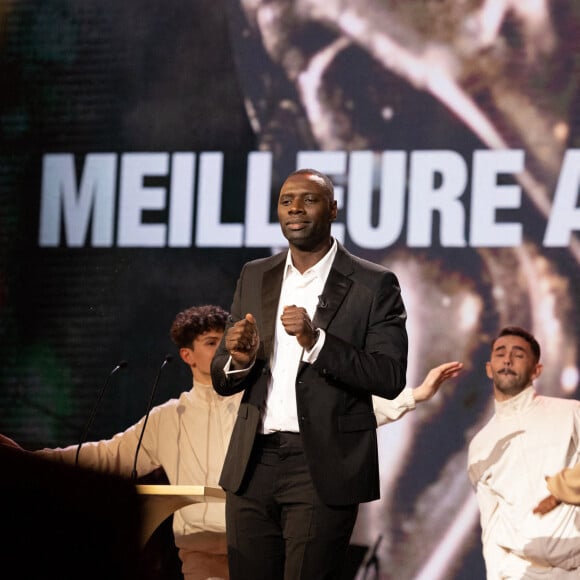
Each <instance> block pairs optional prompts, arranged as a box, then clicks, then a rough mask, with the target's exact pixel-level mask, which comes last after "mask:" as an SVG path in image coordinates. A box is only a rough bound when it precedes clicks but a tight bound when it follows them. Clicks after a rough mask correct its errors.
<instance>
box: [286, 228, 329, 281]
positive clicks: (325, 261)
mask: <svg viewBox="0 0 580 580" xmlns="http://www.w3.org/2000/svg"><path fill="white" fill-rule="evenodd" d="M337 251H338V244H337V243H336V239H334V238H333V239H332V246H330V250H328V252H326V254H325V255H324V256H323V257H322V258H321V259H320V260H318V262H316V264H314V266H312V267H311V268H308V270H306V272H304V274H303V275H304V276H305V275H306V274H313V275H315V276H318V277H319V278H321V279H322V280H326V279H327V278H328V274H329V272H330V269H331V268H332V263H333V262H334V258H335V256H336V252H337ZM292 272H294V273H298V270H296V268H295V267H294V264H292V254H291V253H290V249H288V253H287V254H286V266H285V268H284V279H286V278H288V276H289V275H290V273H292Z"/></svg>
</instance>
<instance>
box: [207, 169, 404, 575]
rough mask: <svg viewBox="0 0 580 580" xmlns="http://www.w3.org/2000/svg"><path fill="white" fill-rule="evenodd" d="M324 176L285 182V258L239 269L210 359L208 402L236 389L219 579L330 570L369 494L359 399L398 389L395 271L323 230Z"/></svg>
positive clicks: (281, 203)
mask: <svg viewBox="0 0 580 580" xmlns="http://www.w3.org/2000/svg"><path fill="white" fill-rule="evenodd" d="M336 214H337V204H336V200H335V199H334V188H333V184H332V182H331V180H330V179H329V178H328V177H327V176H326V175H324V174H322V173H320V172H318V171H315V170H312V169H302V170H298V171H296V172H294V173H292V174H290V176H289V177H288V178H287V179H286V181H285V182H284V183H283V185H282V188H281V190H280V196H279V199H278V220H279V222H280V226H281V228H282V232H283V234H284V236H285V238H286V239H287V240H288V243H289V251H284V252H282V253H280V254H277V255H275V256H272V257H268V258H264V259H260V260H255V261H252V262H249V263H247V264H246V265H245V266H244V267H243V269H242V272H241V274H240V277H239V279H238V283H237V287H236V292H235V295H234V299H233V302H232V308H231V313H232V318H231V321H230V323H229V325H228V328H227V329H226V333H225V334H224V337H223V339H222V342H221V344H220V346H219V347H218V350H217V351H216V354H215V356H214V359H213V361H212V369H211V372H212V380H213V385H214V388H215V390H216V391H217V392H218V393H219V394H220V395H231V394H233V393H236V392H240V391H242V390H243V391H244V395H243V399H242V403H241V406H240V410H239V414H238V418H237V421H236V424H235V426H234V431H233V433H232V437H231V440H230V445H229V449H228V452H227V456H226V459H225V463H224V467H223V470H222V474H221V479H220V485H222V487H223V488H224V489H225V490H226V492H227V496H226V534H227V542H228V560H229V568H230V578H231V580H248V579H250V578H251V579H252V580H276V579H282V578H284V579H285V580H298V579H302V580H319V579H334V578H340V570H341V567H342V564H343V561H344V556H345V553H346V550H347V548H348V545H349V540H350V537H351V534H352V530H353V527H354V524H355V521H356V516H357V512H358V506H359V504H360V503H361V502H368V501H373V500H375V499H378V498H379V496H380V491H379V465H378V452H377V437H376V427H377V423H376V419H375V415H374V413H373V406H372V400H371V397H372V395H377V396H380V397H384V398H387V399H393V398H395V397H396V396H397V395H398V394H399V393H400V392H401V390H402V389H403V387H404V386H405V377H406V369H407V350H408V340H407V332H406V327H405V324H406V311H405V306H404V304H403V300H402V297H401V289H400V287H399V283H398V280H397V277H396V275H395V274H394V273H393V272H391V271H390V270H387V269H386V268H384V267H382V266H379V265H377V264H373V263H371V262H367V261H365V260H361V259H359V258H357V257H355V256H353V255H351V254H350V253H349V252H347V251H346V250H345V249H344V248H343V247H342V245H341V244H339V243H338V242H337V241H336V240H334V239H333V237H332V236H331V225H332V222H333V221H334V220H335V219H336Z"/></svg>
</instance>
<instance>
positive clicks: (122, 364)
mask: <svg viewBox="0 0 580 580" xmlns="http://www.w3.org/2000/svg"><path fill="white" fill-rule="evenodd" d="M127 365H128V363H127V361H126V360H122V361H120V362H119V364H117V366H115V368H114V369H113V370H112V371H111V372H110V373H109V375H108V376H107V379H106V380H105V384H104V385H103V387H102V389H101V392H100V393H99V396H98V398H97V400H96V402H95V404H94V405H93V409H92V411H91V414H90V416H89V420H88V421H87V424H86V426H85V430H84V432H83V434H82V436H81V440H80V441H79V444H78V446H77V454H76V456H75V467H78V464H79V454H80V452H81V445H82V444H83V443H84V442H85V441H86V439H87V436H88V433H89V429H90V428H91V425H92V424H93V420H94V419H95V414H96V412H97V407H98V406H99V404H100V403H101V399H102V398H103V395H104V394H105V391H106V390H107V386H108V384H109V380H110V379H111V377H112V376H113V375H114V374H115V373H116V372H117V371H118V370H120V369H124V368H126V367H127Z"/></svg>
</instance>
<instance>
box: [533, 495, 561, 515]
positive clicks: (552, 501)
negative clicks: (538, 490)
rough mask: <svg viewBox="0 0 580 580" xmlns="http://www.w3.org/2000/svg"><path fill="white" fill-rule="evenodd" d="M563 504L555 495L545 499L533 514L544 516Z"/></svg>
mask: <svg viewBox="0 0 580 580" xmlns="http://www.w3.org/2000/svg"><path fill="white" fill-rule="evenodd" d="M561 503H562V502H561V501H560V500H559V499H557V498H555V497H554V496H553V495H549V496H548V497H545V498H544V499H543V500H542V501H541V502H540V503H539V504H538V505H537V506H536V507H535V508H534V510H533V513H535V514H539V515H541V516H543V515H544V514H547V513H548V512H551V511H552V510H553V509H554V508H556V507H558V506H559V505H560V504H561Z"/></svg>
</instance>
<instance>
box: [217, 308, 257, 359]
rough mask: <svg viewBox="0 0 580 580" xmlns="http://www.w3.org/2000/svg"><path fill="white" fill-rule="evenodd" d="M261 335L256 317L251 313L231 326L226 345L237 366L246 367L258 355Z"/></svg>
mask: <svg viewBox="0 0 580 580" xmlns="http://www.w3.org/2000/svg"><path fill="white" fill-rule="evenodd" d="M259 344H260V337H259V336H258V327H257V326H256V319H255V318H254V316H253V315H252V314H250V313H248V314H246V316H245V317H244V318H242V319H241V320H238V321H237V322H236V323H235V324H234V325H233V326H231V327H230V328H229V329H228V331H227V333H226V338H225V346H226V349H227V350H228V352H229V353H230V355H231V357H232V360H233V362H234V366H235V367H236V368H245V367H247V366H248V365H249V364H250V362H252V361H253V360H254V358H255V357H256V353H257V352H258V345H259Z"/></svg>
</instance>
